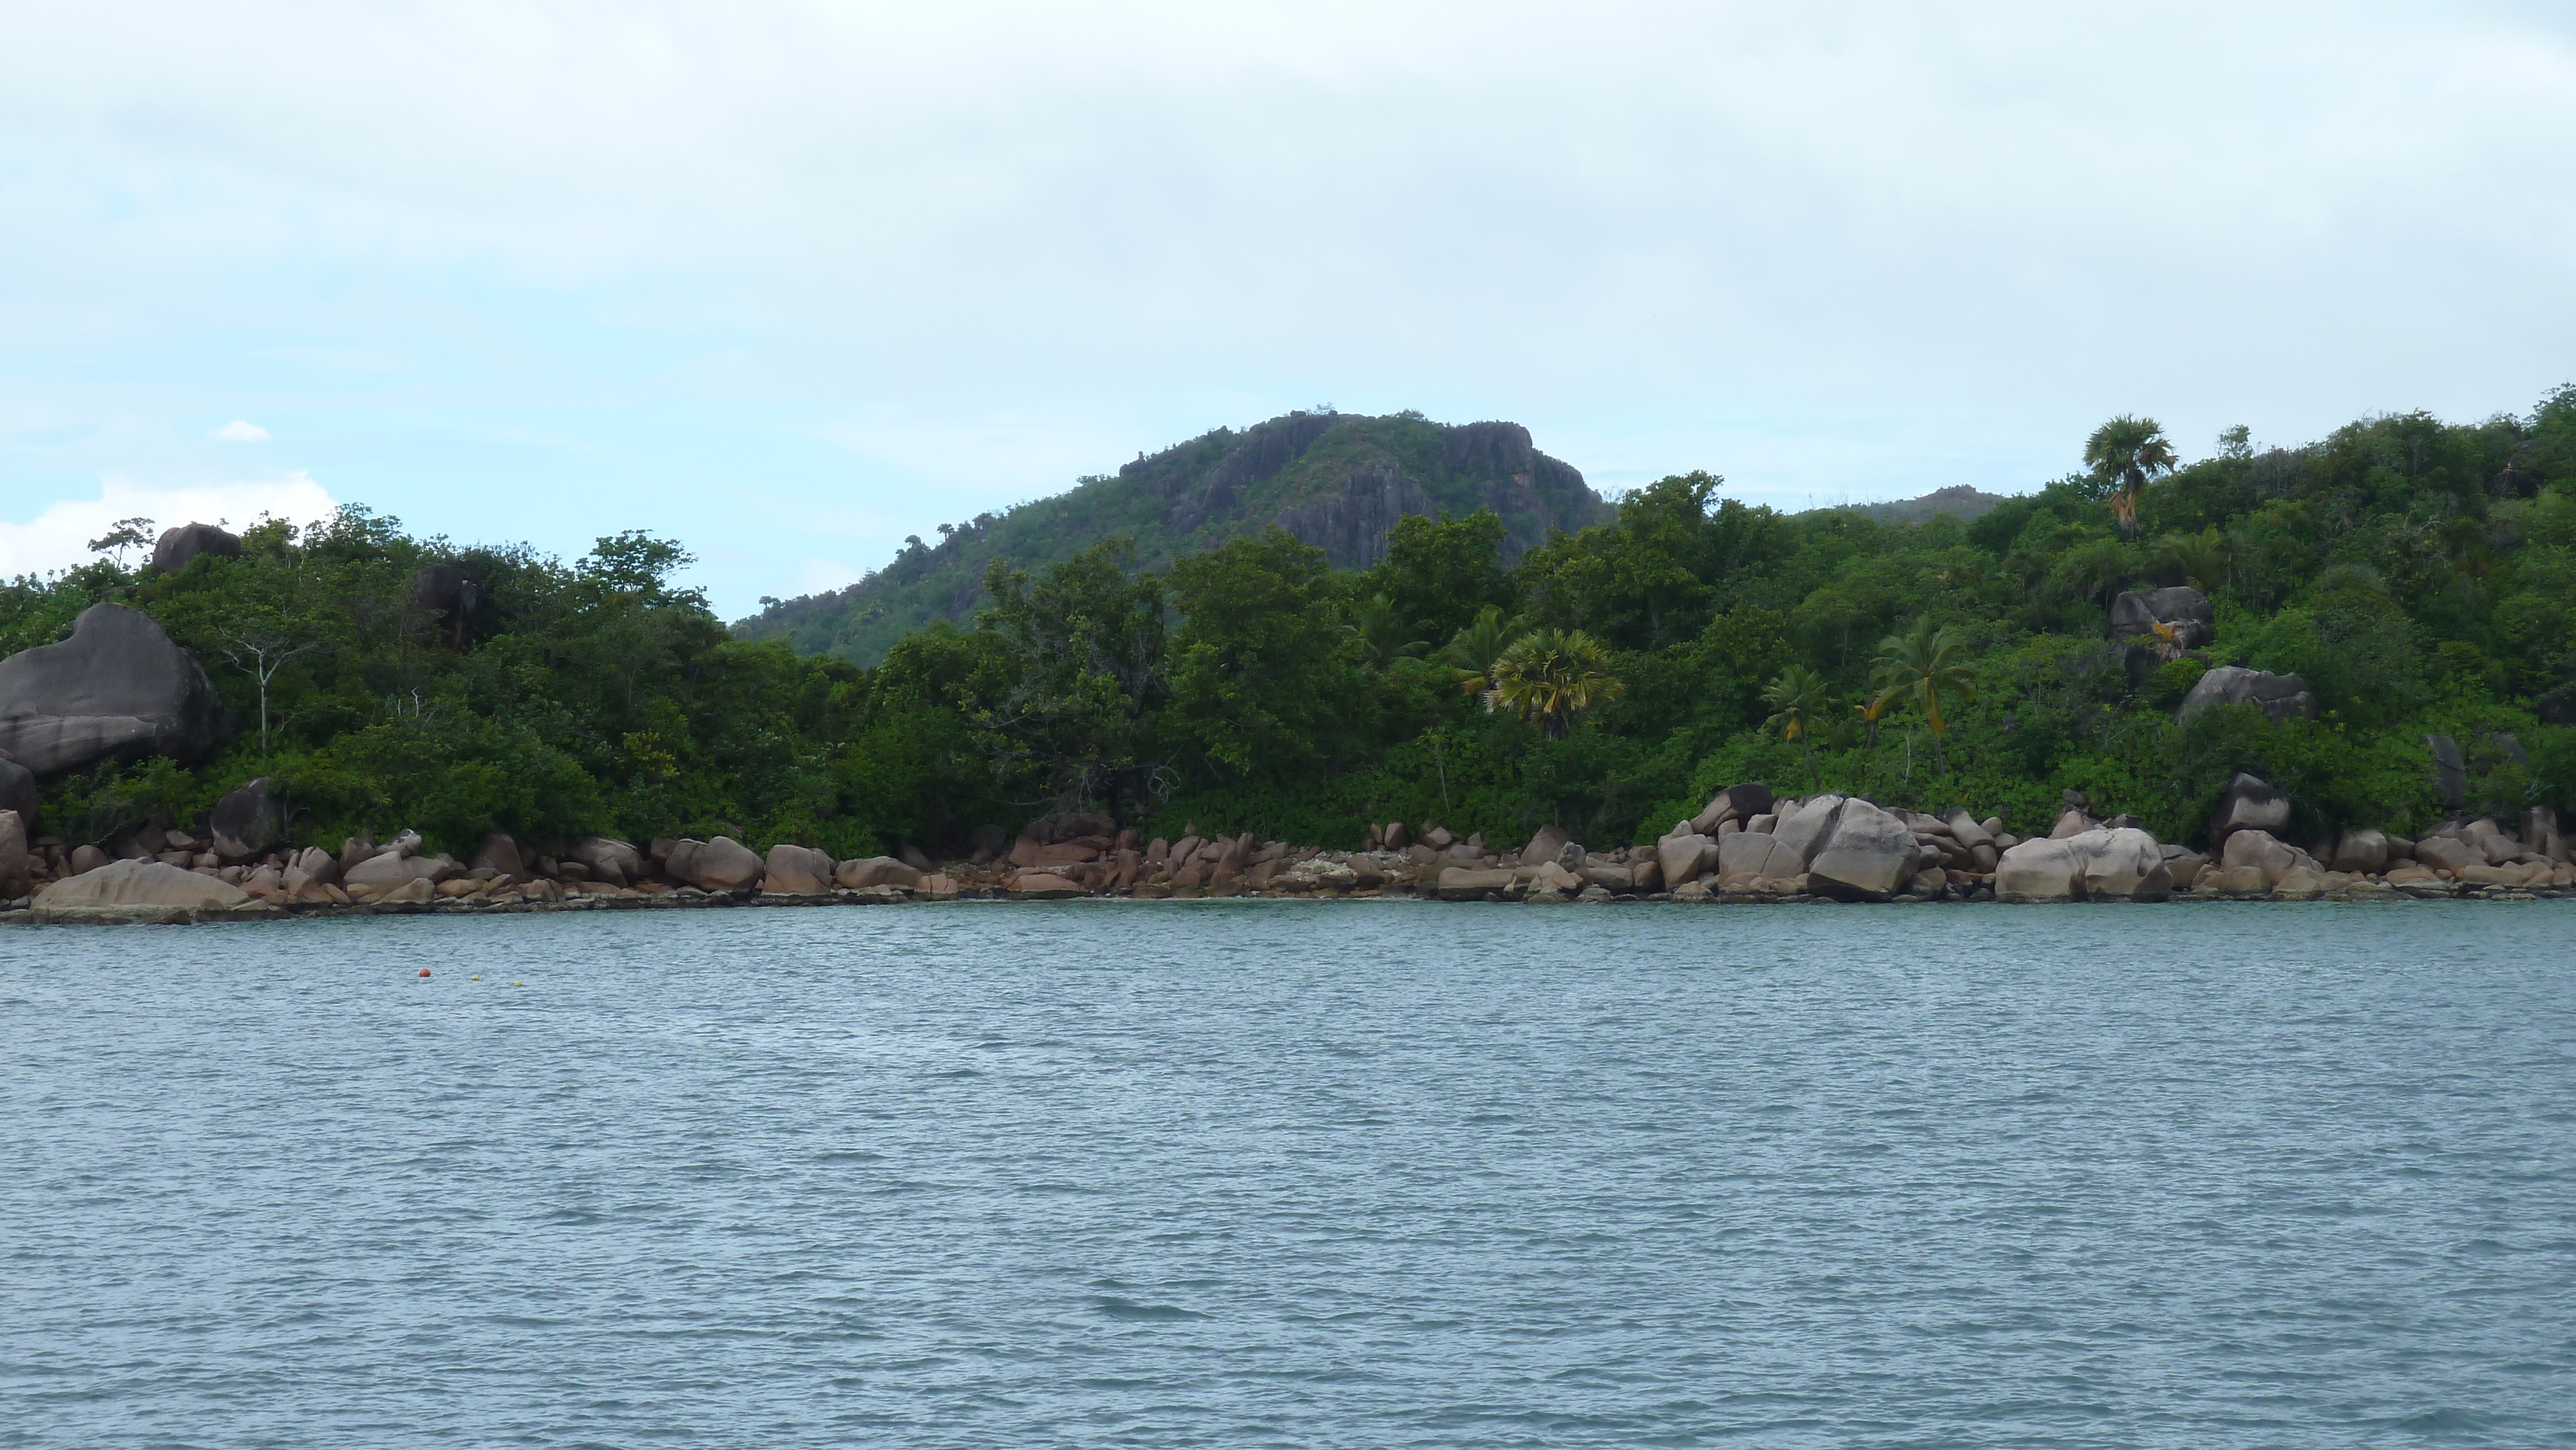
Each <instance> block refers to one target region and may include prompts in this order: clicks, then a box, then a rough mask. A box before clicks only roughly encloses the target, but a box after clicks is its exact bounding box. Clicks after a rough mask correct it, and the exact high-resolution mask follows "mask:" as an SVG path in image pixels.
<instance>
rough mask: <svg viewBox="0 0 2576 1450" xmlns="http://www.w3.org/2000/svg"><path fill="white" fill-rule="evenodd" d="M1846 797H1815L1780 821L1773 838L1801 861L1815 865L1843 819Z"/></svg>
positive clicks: (1775, 825) (1772, 832) (1774, 828)
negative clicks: (1835, 825)
mask: <svg viewBox="0 0 2576 1450" xmlns="http://www.w3.org/2000/svg"><path fill="white" fill-rule="evenodd" d="M1843 799H1844V798H1843V797H1841V796H1838V795H1820V796H1813V797H1810V798H1809V799H1808V800H1806V801H1805V802H1804V803H1802V804H1800V805H1799V807H1798V808H1797V809H1796V810H1794V811H1791V812H1789V813H1788V814H1786V815H1783V816H1782V817H1780V819H1779V821H1778V822H1777V823H1775V824H1774V825H1773V826H1772V827H1771V834H1772V835H1773V836H1774V837H1775V838H1777V839H1778V840H1779V842H1780V844H1782V845H1784V846H1786V847H1788V848H1789V849H1790V850H1792V851H1795V852H1797V853H1798V859H1799V860H1801V861H1813V860H1814V859H1816V853H1817V852H1818V851H1821V850H1823V849H1824V848H1825V841H1826V839H1827V838H1829V837H1830V836H1832V835H1833V833H1834V822H1836V821H1838V820H1840V819H1841V818H1842V813H1843Z"/></svg>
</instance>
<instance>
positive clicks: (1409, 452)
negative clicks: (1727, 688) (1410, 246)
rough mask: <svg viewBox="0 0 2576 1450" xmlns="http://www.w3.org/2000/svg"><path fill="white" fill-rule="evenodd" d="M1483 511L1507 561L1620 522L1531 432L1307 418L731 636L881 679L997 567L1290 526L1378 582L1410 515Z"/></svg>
mask: <svg viewBox="0 0 2576 1450" xmlns="http://www.w3.org/2000/svg"><path fill="white" fill-rule="evenodd" d="M1480 508H1490V509H1492V510H1493V511H1494V512H1495V513H1497V514H1499V515H1501V516H1502V520H1503V527H1504V541H1503V556H1504V558H1505V559H1506V560H1507V561H1508V560H1511V559H1515V558H1518V557H1519V556H1520V555H1521V554H1522V553H1523V552H1524V551H1526V550H1527V549H1529V548H1530V547H1531V546H1532V545H1535V544H1538V543H1540V542H1542V541H1544V540H1545V539H1546V538H1547V534H1548V531H1549V530H1550V529H1563V530H1565V531H1566V532H1568V533H1572V532H1574V531H1575V530H1578V529H1582V528H1585V527H1587V526H1589V525H1592V524H1599V523H1607V522H1608V521H1609V520H1610V519H1611V518H1612V516H1613V513H1614V511H1613V509H1612V508H1611V506H1610V505H1609V504H1608V503H1607V502H1605V501H1603V499H1602V498H1601V496H1600V495H1599V494H1597V493H1595V492H1593V491H1592V489H1591V487H1590V486H1589V485H1587V484H1585V483H1584V481H1583V475H1582V474H1581V473H1580V472H1578V471H1576V470H1575V469H1574V467H1573V466H1572V465H1570V464H1567V463H1564V462H1561V461H1559V460H1557V459H1554V458H1550V457H1548V456H1547V455H1546V454H1544V453H1541V452H1539V451H1538V450H1537V449H1536V448H1533V447H1532V446H1531V445H1530V435H1529V430H1528V429H1526V428H1524V427H1522V426H1521V425H1519V424H1518V423H1466V424H1460V425H1455V426H1452V425H1446V424H1440V423H1434V422H1431V421H1429V420H1428V419H1426V418H1424V417H1423V416H1422V415H1421V414H1419V413H1397V414H1393V415H1391V416H1387V417H1364V416H1359V415H1355V414H1346V413H1331V412H1320V411H1319V412H1297V413H1290V414H1287V415H1286V416H1284V417H1278V418H1273V419H1271V420H1269V421H1268V422H1266V423H1256V424H1254V425H1253V426H1251V427H1249V428H1246V429H1243V430H1241V431H1240V432H1238V431H1236V430H1234V429H1231V428H1219V429H1217V430H1215V431H1214V432H1211V433H1204V434H1201V435H1200V436H1198V437H1196V438H1193V439H1191V440H1190V441H1189V442H1187V443H1182V444H1178V445H1176V446H1174V447H1171V448H1166V449H1164V450H1163V451H1162V452H1160V453H1157V454H1154V455H1152V456H1151V457H1147V458H1139V459H1137V460H1136V461H1135V462H1133V463H1130V464H1128V465H1126V466H1125V467H1123V468H1121V469H1119V470H1118V472H1117V473H1116V474H1115V475H1114V476H1093V477H1090V478H1085V479H1083V480H1081V481H1080V482H1079V483H1077V484H1076V485H1075V486H1074V487H1073V488H1072V489H1071V490H1070V491H1068V492H1065V493H1061V494H1057V495H1055V496H1054V497H1052V498H1043V499H1038V500H1036V501H1034V502H1031V503H1024V504H1020V505H1018V506H1017V507H1014V508H1010V509H1007V510H1004V511H1003V512H1001V513H999V514H990V513H988V514H980V515H977V516H976V517H975V518H973V519H969V520H967V521H966V522H965V523H963V524H956V525H942V526H941V527H940V534H941V538H940V540H939V542H937V543H936V544H929V543H924V542H922V541H921V540H920V539H919V538H918V537H916V538H914V539H913V540H912V541H911V543H910V545H909V546H908V547H906V548H905V549H904V550H903V551H902V552H900V553H898V554H897V555H896V556H895V558H894V560H893V562H891V563H889V564H887V565H886V566H885V567H884V568H883V569H880V570H878V571H876V572H875V573H873V574H870V575H868V576H867V577H866V578H864V579H862V580H860V581H859V582H858V583H856V584H853V585H851V586H849V587H848V588H846V589H841V590H837V591H834V592H832V593H829V594H814V595H808V596H805V597H804V598H801V599H791V600H786V601H783V602H778V603H772V604H770V605H769V606H768V607H767V608H766V609H764V610H763V611H762V612H761V613H760V614H758V615H755V616H753V617H752V618H750V619H746V620H743V621H741V622H739V623H737V624H736V625H734V627H733V629H734V633H735V634H736V635H737V636H738V637H741V638H745V639H778V638H784V639H786V640H788V641H789V642H791V643H792V644H794V645H795V647H796V649H797V651H798V652H799V653H803V654H833V655H839V656H841V657H843V658H845V659H850V660H854V661H857V662H858V663H861V664H874V663H875V662H876V661H878V660H879V659H882V658H883V657H884V655H885V652H886V651H887V650H888V649H889V648H891V647H892V646H893V644H894V642H895V641H896V640H899V639H901V638H902V637H903V636H904V635H906V634H909V633H911V632H912V631H913V630H916V629H919V628H921V627H922V626H923V625H926V624H928V623H930V622H931V621H932V620H934V619H948V620H954V621H958V622H960V623H963V622H965V621H966V620H968V619H970V618H971V617H972V616H973V615H974V612H975V610H976V609H978V608H979V607H981V606H982V605H983V603H984V602H985V596H984V583H983V581H984V571H985V568H986V567H987V566H988V565H989V564H991V562H992V561H993V560H995V559H1009V560H1010V561H1012V562H1013V563H1015V564H1018V565H1020V566H1021V567H1023V568H1036V567H1040V566H1043V565H1046V564H1050V563H1054V562H1055V561H1057V560H1059V559H1064V558H1067V557H1070V556H1071V555H1073V554H1076V553H1079V552H1081V551H1082V550H1084V549H1087V548H1089V547H1091V546H1092V545H1093V544H1096V543H1098V542H1100V541H1101V540H1103V539H1107V538H1110V537H1112V536H1115V535H1121V534H1123V535H1126V536H1128V537H1130V538H1132V539H1134V540H1135V541H1136V554H1137V558H1138V561H1139V562H1140V563H1143V564H1145V565H1147V566H1151V567H1159V566H1161V565H1163V564H1166V563H1169V562H1170V561H1171V560H1172V559H1173V558H1174V557H1176V556H1178V555H1181V554H1187V553H1192V552H1195V551H1197V550H1200V549H1207V548H1213V547H1215V546H1217V545H1219V544H1223V543H1225V542H1226V541H1227V540H1229V539H1235V538H1240V537H1243V536H1245V535H1248V534H1256V533H1259V532H1260V531H1262V530H1263V529H1265V528H1268V527H1269V526H1270V525H1272V524H1277V525H1278V526H1279V527H1281V528H1283V529H1285V530H1287V531H1288V532H1289V533H1291V534H1293V535H1295V536H1296V537H1297V538H1299V539H1302V540H1304V541H1305V542H1307V543H1309V544H1312V545H1314V546H1315V547H1317V548H1319V549H1322V550H1323V551H1324V553H1325V555H1326V557H1328V558H1330V559H1331V560H1332V562H1333V564H1334V566H1335V567H1337V568H1343V569H1364V568H1367V567H1368V566H1369V565H1372V564H1374V563H1376V562H1378V560H1379V559H1380V558H1382V557H1383V556H1384V554H1385V551H1386V536H1387V531H1388V530H1389V529H1391V528H1393V527H1394V525H1395V521H1396V520H1397V519H1399V518H1401V517H1403V516H1404V515H1406V514H1437V513H1443V512H1447V513H1453V514H1464V513H1472V512H1474V511H1475V510H1477V509H1480Z"/></svg>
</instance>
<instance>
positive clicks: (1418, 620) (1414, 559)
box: [1362, 509, 1511, 639]
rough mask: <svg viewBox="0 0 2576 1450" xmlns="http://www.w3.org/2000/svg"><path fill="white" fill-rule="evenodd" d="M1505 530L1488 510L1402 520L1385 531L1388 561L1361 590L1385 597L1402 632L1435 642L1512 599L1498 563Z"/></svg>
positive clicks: (1407, 515)
mask: <svg viewBox="0 0 2576 1450" xmlns="http://www.w3.org/2000/svg"><path fill="white" fill-rule="evenodd" d="M1505 532H1506V530H1505V527H1504V524H1503V520H1502V517H1501V516H1500V515H1498V514H1496V513H1495V512H1494V511H1493V510H1492V509H1478V510H1476V511H1475V512H1474V513H1471V514H1468V515H1466V516H1465V517H1463V518H1453V517H1451V516H1449V515H1447V514H1443V515H1441V516H1440V517H1439V518H1438V519H1436V520H1435V519H1432V518H1428V517H1425V516H1424V515H1422V514H1406V515H1404V516H1403V517H1402V518H1399V519H1397V520H1396V521H1395V526H1394V527H1393V528H1391V529H1389V530H1387V534H1386V561H1385V562H1384V563H1381V564H1379V565H1378V566H1377V567H1376V568H1374V569H1372V570H1370V571H1369V573H1368V575H1367V580H1368V582H1367V583H1366V584H1364V585H1363V586H1362V587H1363V588H1365V589H1368V590H1370V591H1371V592H1372V593H1376V594H1380V595H1383V596H1384V597H1385V598H1386V600H1387V602H1388V604H1389V605H1390V606H1391V608H1392V610H1393V612H1394V614H1395V615H1396V617H1397V618H1398V619H1400V620H1402V621H1403V622H1404V627H1405V628H1408V629H1412V630H1416V631H1419V635H1418V636H1415V635H1408V636H1406V637H1407V638H1415V637H1425V638H1430V639H1438V638H1440V637H1441V636H1443V635H1445V634H1449V633H1451V632H1453V631H1455V630H1457V629H1458V628H1459V627H1461V626H1462V625H1464V624H1465V623H1466V622H1467V621H1468V620H1469V619H1471V618H1473V617H1474V616H1475V613H1476V611H1477V610H1479V609H1482V608H1484V607H1485V606H1487V605H1491V604H1498V603H1500V602H1502V601H1503V600H1505V599H1507V598H1509V597H1510V593H1511V591H1510V589H1509V587H1508V584H1507V580H1506V578H1505V576H1504V574H1503V567H1502V564H1501V562H1500V559H1501V554H1502V548H1503V539H1504V536H1505Z"/></svg>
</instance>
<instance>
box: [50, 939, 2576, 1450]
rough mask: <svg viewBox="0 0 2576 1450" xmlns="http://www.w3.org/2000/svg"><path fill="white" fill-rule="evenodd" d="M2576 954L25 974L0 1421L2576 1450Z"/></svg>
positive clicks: (1340, 948) (555, 950) (951, 951)
mask: <svg viewBox="0 0 2576 1450" xmlns="http://www.w3.org/2000/svg"><path fill="white" fill-rule="evenodd" d="M2571 942H2576V911H2570V910H2568V909H2567V908H2565V907H2563V906H2560V905H2558V904H2554V903H2534V904H2530V905H2510V904H2481V905H2457V906H2452V905H2440V904H2421V903H2416V904H2404V905H2396V906H2359V905H2355V906H2333V905H2308V906H2286V905H2262V904H2245V905H2241V906H2209V907H2194V908H2186V907H2162V908H2153V907H2125V908H2123V907H2094V908H2086V907H2068V908H2053V909H2052V908H2026V909H2025V908H1995V907H1986V908H1962V907H1947V908H1935V907H1888V908H1858V907H1852V908H1805V907H1778V908H1686V907H1677V908H1664V907H1654V906H1627V907H1607V908H1582V907H1570V908H1561V909H1557V910H1546V909H1538V908H1528V907H1508V906H1457V907H1443V906H1432V905H1421V904H1408V903H1356V902H1341V903H1308V902H1273V903H1221V902H1207V903H1066V904H1061V905H1052V906H1034V905H1025V906H1013V905H1001V904H992V905H983V904H961V905H957V906H953V907H942V908H902V909H874V910H804V911H701V912H636V913H590V914H581V915H563V916H553V917H544V916H522V917H509V918H499V919H453V918H394V919H382V920H352V921H337V922H306V923H295V924H289V925H282V926H266V927H199V928H190V929H151V928H126V929H110V930H96V929H90V930H76V929H45V930H13V931H5V932H0V1031H5V1035H6V1053H5V1076H0V1445H6V1446H47V1447H52V1446H84V1447H89V1446H200V1445H202V1446H250V1445H280V1446H306V1445H313V1446H368V1447H381V1446H411V1445H429V1444H436V1445H473V1446H484V1445H563V1446H575V1445H583V1446H587V1445H597V1446H693V1445H726V1446H730V1445H745V1446H808V1445H906V1446H909V1445H924V1446H977V1447H983V1446H1050V1445H1086V1444H1101V1445H1111V1444H1115V1445H1148V1446H1154V1445H1301V1446H1302V1445H1319V1446H1408V1445H1424V1446H1463V1445H1550V1446H1558V1445H1566V1446H1593V1445H1602V1446H1608V1445H1619V1446H1630V1445H1698V1444H1711V1445H1715V1444H1725V1445H1745V1446H1811V1445H1812V1446H1856V1445H1867V1446H1948V1445H1957V1446H2065V1445H2087V1446H2090V1445H2118V1446H2173V1447H2194V1450H2201V1447H2211V1446H2284V1447H2293V1446H2294V1447H2332V1446H2390V1445H2399V1446H2403V1445H2498V1446H2543V1445H2565V1444H2571V1443H2576V963H2571V956H2576V954H2571V951H2570V945H2571ZM423 966H428V967H430V968H432V969H433V971H434V973H435V975H434V976H432V977H430V978H428V979H425V980H424V979H422V978H420V977H418V976H417V975H416V973H417V971H418V969H419V968H421V967H423ZM477 974H479V975H480V977H481V980H479V981H477V980H474V978H475V976H476V975H477Z"/></svg>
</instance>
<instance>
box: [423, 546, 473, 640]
mask: <svg viewBox="0 0 2576 1450" xmlns="http://www.w3.org/2000/svg"><path fill="white" fill-rule="evenodd" d="M480 599H481V595H480V594H479V593H478V592H477V591H476V589H475V587H474V581H473V580H471V579H468V578H466V577H465V571H464V570H462V569H459V568H457V567H456V566H455V565H453V564H425V565H423V566H421V568H420V569H419V571H418V572H416V573H414V574H413V575H412V576H411V607H412V608H413V609H414V610H416V611H418V612H419V614H420V616H421V618H422V620H423V621H424V622H425V623H427V624H428V626H429V629H430V632H431V633H432V634H434V635H436V636H437V637H438V639H439V641H440V642H441V643H443V644H446V645H449V646H451V647H454V648H457V649H462V648H464V647H465V642H466V635H467V632H468V630H469V628H470V627H471V625H472V623H473V614H474V607H475V605H476V604H477V603H478V602H480Z"/></svg>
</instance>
